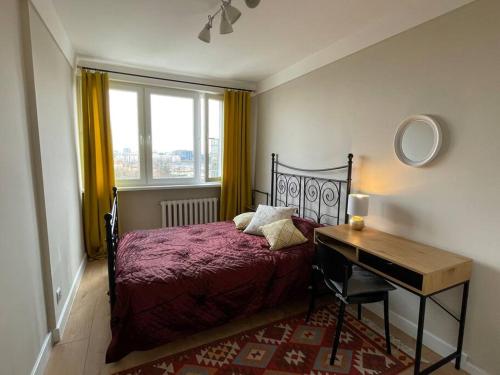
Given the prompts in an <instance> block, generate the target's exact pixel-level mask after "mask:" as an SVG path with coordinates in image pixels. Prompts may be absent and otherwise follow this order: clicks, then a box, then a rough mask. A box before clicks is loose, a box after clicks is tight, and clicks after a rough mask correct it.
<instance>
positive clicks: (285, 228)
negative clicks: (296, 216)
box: [260, 219, 307, 250]
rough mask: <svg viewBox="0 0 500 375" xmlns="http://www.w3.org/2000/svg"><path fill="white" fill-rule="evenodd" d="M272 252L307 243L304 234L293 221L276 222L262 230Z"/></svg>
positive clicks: (263, 227)
mask: <svg viewBox="0 0 500 375" xmlns="http://www.w3.org/2000/svg"><path fill="white" fill-rule="evenodd" d="M260 229H261V230H262V233H264V236H265V237H266V240H267V242H269V248H270V249H271V250H279V249H283V248H284V247H288V246H293V245H300V244H303V243H306V242H307V238H305V237H304V235H303V234H302V232H301V231H300V230H298V229H297V228H295V225H293V221H292V219H284V220H280V221H275V222H274V223H271V224H268V225H264V226H262V227H261V228H260Z"/></svg>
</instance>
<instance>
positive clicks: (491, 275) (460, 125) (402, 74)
mask: <svg viewBox="0 0 500 375" xmlns="http://www.w3.org/2000/svg"><path fill="white" fill-rule="evenodd" d="M499 19H500V2H499V1H497V0H478V1H475V2H473V3H471V4H469V5H467V6H465V7H463V8H460V9H458V10H456V11H454V12H452V13H449V14H447V15H444V16H442V17H440V18H437V19H435V20H433V21H430V22H428V23H425V24H423V25H420V26H418V27H416V28H414V29H411V30H409V31H407V32H404V33H402V34H400V35H397V36H395V37H392V38H390V39H388V40H385V41H383V42H381V43H379V44H377V45H375V46H372V47H370V48H367V49H365V50H362V51H360V52H358V53H356V54H354V55H351V56H349V57H346V58H344V59H342V60H339V61H337V62H335V63H333V64H330V65H328V66H325V67H323V68H321V69H318V70H316V71H314V72H312V73H310V74H308V75H306V76H303V77H301V78H298V79H296V80H294V81H291V82H289V83H287V84H285V85H283V86H280V87H278V88H275V89H273V90H271V91H269V92H266V93H264V94H261V95H259V97H258V105H259V120H258V139H257V163H256V187H257V188H259V189H264V190H269V185H270V183H269V178H270V177H269V169H270V166H269V164H270V154H271V152H277V153H279V156H280V160H281V161H283V162H286V163H288V164H292V165H299V166H303V167H306V168H307V167H317V168H320V167H329V166H332V165H339V164H341V163H344V162H345V158H346V155H347V154H348V153H349V152H353V153H354V155H355V159H354V162H355V167H354V189H355V190H359V191H362V192H365V193H368V194H370V195H371V203H370V204H371V207H370V215H369V216H368V218H367V224H368V225H370V226H373V227H376V228H379V229H381V230H386V231H389V232H391V233H396V234H399V235H403V236H407V237H409V238H412V239H414V240H417V241H422V242H424V243H427V244H431V245H434V246H437V247H441V248H444V249H448V250H451V251H454V252H457V253H460V254H464V255H467V256H469V257H471V258H473V259H474V262H475V263H474V270H473V279H472V283H471V293H470V299H469V314H468V321H467V326H466V336H465V352H467V353H468V354H469V356H470V360H471V361H472V363H474V364H476V365H479V366H480V367H482V368H483V369H485V370H487V371H489V372H490V373H491V374H498V373H500V357H499V356H498V355H497V352H498V348H499V347H500V300H499V299H498V298H496V294H495V293H496V288H497V287H498V286H499V285H500V252H499V251H500V231H499V228H500V170H499V165H500V147H499V140H500V124H499V121H500V23H499V22H498V20H499ZM418 113H427V114H431V115H434V116H436V118H438V119H439V121H441V122H442V124H443V126H444V137H445V144H444V147H443V150H442V153H441V155H440V156H439V157H438V159H437V160H435V161H434V162H433V163H432V165H431V166H429V167H425V168H420V169H417V168H411V167H407V166H405V165H403V164H402V163H400V162H399V161H398V160H397V159H396V156H395V155H394V152H393V147H392V143H393V137H394V134H395V131H396V128H397V125H398V124H399V122H400V121H402V120H403V119H404V118H405V117H406V116H409V115H411V114H418ZM438 298H439V299H440V300H441V301H443V303H444V304H445V305H447V306H449V307H450V308H451V309H452V310H453V311H455V312H458V311H459V310H460V304H459V293H458V292H456V291H451V292H447V293H445V294H444V295H440V296H439V297H438ZM417 307H418V305H417V301H416V298H415V297H414V296H413V295H410V294H409V293H407V292H405V291H398V292H397V293H395V294H394V295H393V296H392V300H391V309H393V310H394V311H395V312H396V313H398V314H400V315H402V316H404V317H407V318H408V319H410V320H412V321H414V322H415V321H416V315H417V310H418V308H417ZM427 312H428V315H427V317H428V318H427V320H426V329H428V330H429V331H430V332H432V333H434V334H435V335H437V336H438V337H440V338H442V339H444V340H445V341H447V342H449V343H455V340H456V332H457V331H456V330H457V325H456V323H455V322H454V321H453V320H451V319H450V318H449V317H448V316H447V315H446V314H444V313H443V312H441V311H440V310H438V309H437V308H436V307H435V306H434V305H433V304H432V303H429V306H428V310H427Z"/></svg>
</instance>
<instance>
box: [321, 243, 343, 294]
mask: <svg viewBox="0 0 500 375" xmlns="http://www.w3.org/2000/svg"><path fill="white" fill-rule="evenodd" d="M315 264H316V266H317V267H318V268H319V270H320V271H321V273H322V274H323V277H324V278H325V279H329V280H333V281H336V282H339V283H342V290H339V292H341V293H342V295H344V296H345V295H347V284H348V282H349V278H350V277H351V275H352V263H351V262H350V261H349V260H348V259H347V258H346V257H345V256H344V255H343V254H342V253H340V252H339V251H338V250H335V247H333V246H332V247H330V246H328V245H326V244H324V243H323V242H321V241H320V240H317V245H316V259H315Z"/></svg>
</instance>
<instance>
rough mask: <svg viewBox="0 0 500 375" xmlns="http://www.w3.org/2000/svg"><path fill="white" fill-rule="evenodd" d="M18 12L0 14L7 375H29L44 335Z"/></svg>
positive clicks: (0, 267) (1, 345) (2, 314)
mask: <svg viewBox="0 0 500 375" xmlns="http://www.w3.org/2000/svg"><path fill="white" fill-rule="evenodd" d="M21 8H22V10H23V11H24V12H26V11H27V8H26V4H23V5H21V2H20V1H18V0H2V6H1V11H0V254H1V257H2V259H1V261H0V301H1V302H0V373H2V374H9V375H26V374H29V373H30V371H31V369H32V367H33V364H34V363H35V360H36V358H37V356H38V353H39V351H40V348H41V346H42V343H43V341H44V339H45V338H46V337H47V322H46V315H45V305H44V289H43V279H42V273H41V258H40V246H39V235H38V233H37V219H36V202H35V194H34V189H33V171H32V167H31V157H32V155H31V153H30V126H31V124H30V120H29V117H28V114H27V107H26V105H27V91H26V89H25V84H26V77H25V74H24V71H23V66H24V59H23V40H22V35H23V26H22V17H21V13H20V12H21ZM24 15H25V16H27V14H26V13H24Z"/></svg>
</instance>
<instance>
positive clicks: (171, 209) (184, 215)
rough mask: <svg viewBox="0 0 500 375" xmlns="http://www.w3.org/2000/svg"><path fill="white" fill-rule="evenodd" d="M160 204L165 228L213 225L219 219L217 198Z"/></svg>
mask: <svg viewBox="0 0 500 375" xmlns="http://www.w3.org/2000/svg"><path fill="white" fill-rule="evenodd" d="M160 204H161V217H162V220H161V222H162V227H163V228H165V227H178V226H182V225H191V224H205V223H212V222H214V221H217V220H218V218H219V200H218V199H217V198H200V199H187V200H178V201H163V202H160Z"/></svg>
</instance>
